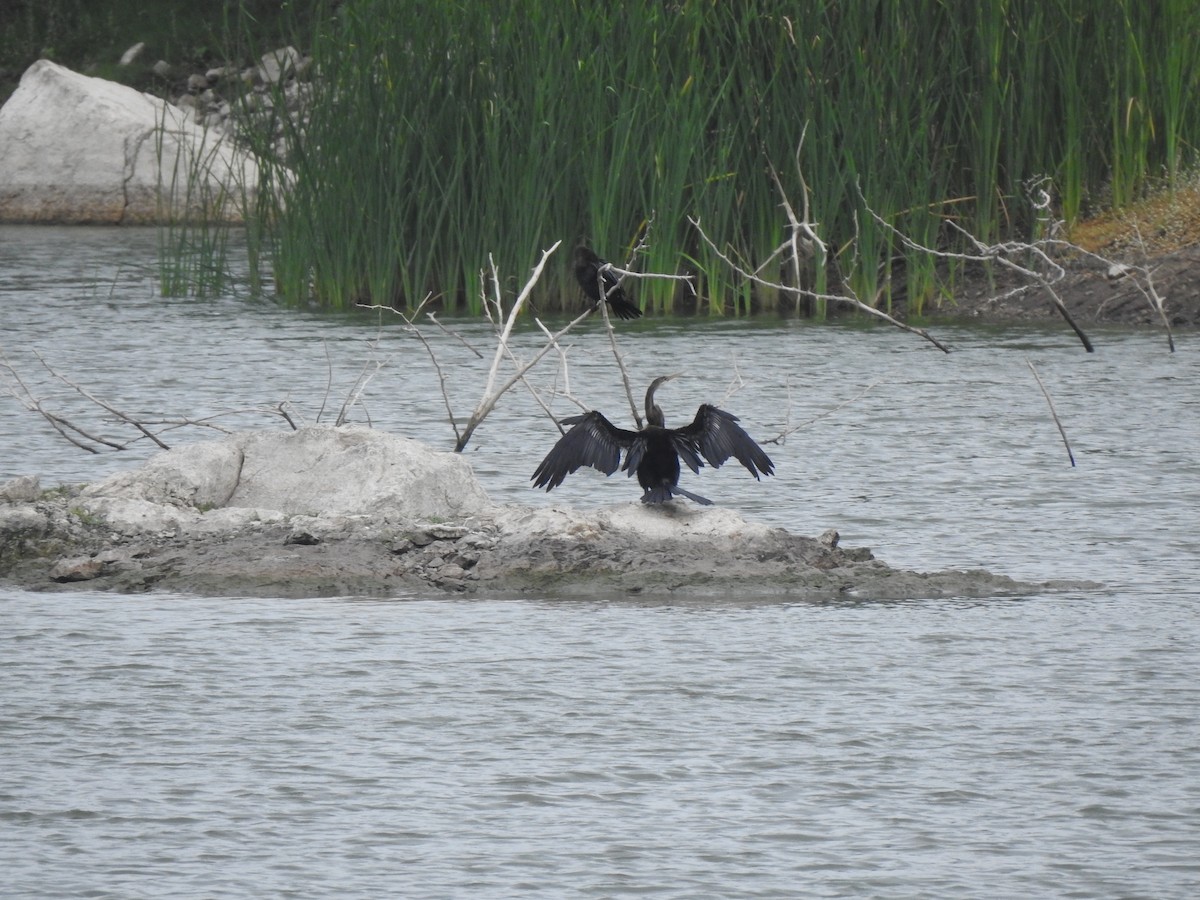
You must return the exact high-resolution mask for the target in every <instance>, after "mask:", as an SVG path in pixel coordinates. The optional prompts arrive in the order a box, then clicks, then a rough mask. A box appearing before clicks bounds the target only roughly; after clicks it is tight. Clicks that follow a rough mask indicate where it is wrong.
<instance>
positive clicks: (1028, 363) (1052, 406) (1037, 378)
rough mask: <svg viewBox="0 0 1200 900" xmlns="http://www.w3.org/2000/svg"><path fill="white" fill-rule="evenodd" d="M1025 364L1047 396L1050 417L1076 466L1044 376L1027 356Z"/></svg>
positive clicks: (1068, 455) (1072, 462)
mask: <svg viewBox="0 0 1200 900" xmlns="http://www.w3.org/2000/svg"><path fill="white" fill-rule="evenodd" d="M1025 364H1026V365H1027V366H1029V371H1030V372H1032V373H1033V378H1034V380H1035V381H1036V382H1037V384H1038V387H1040V388H1041V389H1042V396H1043V397H1045V398H1046V405H1047V406H1048V407H1050V417H1051V418H1052V419H1054V424H1055V425H1056V426H1058V433H1059V435H1061V436H1062V442H1063V446H1064V447H1066V448H1067V459H1069V460H1071V467H1072V468H1074V467H1075V454H1074V453H1072V452H1071V442H1070V441H1069V440H1067V432H1066V431H1065V430H1064V429H1063V426H1062V422H1060V421H1059V420H1058V413H1057V412H1055V410H1054V401H1053V400H1051V399H1050V392H1049V391H1047V390H1046V385H1044V384H1042V378H1041V376H1040V375H1038V373H1037V369H1035V368H1034V367H1033V363H1031V362H1030V361H1029V358H1028V357H1026V359H1025Z"/></svg>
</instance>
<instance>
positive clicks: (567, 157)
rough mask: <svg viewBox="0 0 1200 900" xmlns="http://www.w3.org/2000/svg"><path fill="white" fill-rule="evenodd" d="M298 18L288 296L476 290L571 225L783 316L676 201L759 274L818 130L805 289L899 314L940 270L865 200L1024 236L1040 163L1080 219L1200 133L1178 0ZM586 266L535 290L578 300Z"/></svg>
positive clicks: (409, 2) (514, 10) (1194, 39)
mask: <svg viewBox="0 0 1200 900" xmlns="http://www.w3.org/2000/svg"><path fill="white" fill-rule="evenodd" d="M293 24H294V25H295V27H296V28H297V29H299V30H300V31H301V32H302V33H304V34H306V35H307V42H306V45H307V46H308V47H309V48H310V49H311V52H312V53H313V55H314V58H315V61H316V65H315V67H314V68H315V71H316V72H317V73H318V74H317V76H316V82H315V90H316V99H315V105H314V107H313V108H312V111H311V116H310V118H309V120H308V122H307V124H306V125H304V126H302V127H289V128H288V129H287V141H286V150H285V152H284V154H283V156H282V157H280V158H279V159H278V160H277V165H276V166H266V167H264V178H266V179H268V180H270V181H272V182H273V183H274V184H284V183H288V184H290V185H291V187H290V188H289V189H288V190H287V191H286V192H282V193H281V194H280V196H281V200H280V202H279V203H278V204H277V205H275V206H273V207H271V208H269V209H265V210H263V211H262V214H261V216H260V218H259V219H258V220H257V222H256V227H257V228H258V229H259V231H258V233H260V234H261V235H262V240H263V242H264V245H263V246H264V253H263V254H262V256H261V260H262V262H263V264H264V265H266V264H268V263H269V264H270V265H271V266H272V267H273V269H272V272H271V274H272V275H273V277H274V283H275V284H276V286H277V289H278V290H279V292H280V293H281V294H282V296H283V297H284V298H285V299H286V300H288V301H291V302H297V303H299V302H307V301H309V300H316V301H317V302H319V303H324V304H329V305H332V306H347V305H350V304H352V303H354V302H356V301H361V300H370V301H372V302H377V303H379V302H382V303H392V304H396V305H398V306H408V307H412V306H415V305H416V304H417V303H418V302H420V301H421V299H422V298H423V297H424V296H425V295H426V294H427V293H433V294H435V295H436V296H437V297H438V298H440V301H441V303H442V304H443V305H444V306H445V307H447V308H449V309H452V310H459V311H473V310H475V309H476V308H477V298H478V295H479V291H480V287H481V285H480V281H479V270H480V268H481V267H482V266H483V265H484V263H485V262H486V260H487V258H488V257H487V255H488V253H489V252H491V253H492V254H494V257H495V259H496V262H497V265H498V266H499V269H500V271H501V272H504V273H508V274H509V275H511V276H512V277H513V278H514V279H516V280H520V276H521V275H523V274H524V273H525V271H526V270H527V268H528V266H529V265H530V261H531V260H533V259H536V258H537V252H538V251H539V250H540V249H541V248H543V247H546V246H549V245H550V244H551V243H552V242H553V241H555V240H558V239H560V238H561V239H565V240H566V241H568V242H570V241H574V240H576V239H584V240H587V241H588V242H589V243H590V244H591V245H592V246H593V247H594V248H595V249H596V250H597V251H598V252H599V253H601V254H602V255H604V256H606V257H608V258H610V259H612V260H614V261H623V260H624V257H625V255H626V253H627V252H628V251H629V250H630V248H632V247H633V246H634V245H635V244H636V243H637V242H638V241H639V239H641V238H643V237H646V243H645V248H646V249H645V254H644V257H643V258H642V259H641V260H640V261H639V263H638V265H639V266H641V267H643V268H646V269H649V270H654V271H661V272H677V271H687V272H692V273H694V274H696V275H697V280H698V286H699V294H698V299H696V300H692V299H691V297H690V296H689V295H688V294H687V293H686V292H684V291H682V290H681V289H680V288H679V287H678V286H677V285H676V284H674V283H671V282H666V281H657V282H656V281H652V280H651V281H640V282H639V283H638V284H637V285H636V288H635V290H636V294H637V296H638V298H639V299H640V300H641V302H642V303H643V304H644V305H645V306H647V307H649V308H653V309H657V310H663V311H669V310H672V309H679V308H683V307H684V306H690V305H693V304H694V305H695V306H696V307H698V308H699V309H700V310H701V311H704V312H710V313H714V314H725V313H734V314H741V313H744V312H746V311H748V310H751V309H762V308H769V307H771V306H772V305H773V304H775V303H776V302H778V299H779V298H778V296H777V295H775V294H772V293H771V292H766V291H760V290H758V289H755V288H752V287H751V286H750V285H748V284H745V283H743V282H740V281H739V280H738V279H737V278H735V277H734V276H733V274H732V273H731V272H730V271H729V268H728V266H726V265H725V264H724V263H723V262H721V261H720V260H719V259H718V258H717V257H716V256H715V254H713V253H712V252H711V251H710V250H709V249H708V248H707V247H706V246H705V245H704V244H703V243H702V242H701V241H700V240H698V238H697V235H696V234H695V233H694V232H693V230H692V229H691V227H690V226H689V225H688V223H687V216H689V215H691V216H695V217H697V218H699V219H700V220H701V221H702V223H703V225H704V228H705V231H706V232H707V233H708V234H710V235H712V236H714V237H715V238H716V239H717V240H718V241H719V242H720V243H721V245H722V250H723V251H724V252H726V253H728V254H729V255H731V256H733V257H735V258H739V259H741V260H743V261H745V262H746V263H747V264H748V267H749V268H755V267H757V265H758V264H759V262H761V261H762V260H764V259H765V258H766V257H767V256H768V255H769V254H770V252H771V251H772V250H773V249H774V248H775V247H776V246H778V244H779V243H780V242H781V241H782V240H783V239H784V237H785V235H784V231H783V226H784V219H783V216H782V214H781V211H780V209H779V202H780V199H781V198H780V197H779V194H778V191H777V190H776V188H775V185H774V183H773V181H772V178H771V176H770V170H771V169H774V170H775V171H777V172H778V173H779V176H780V178H781V179H782V183H783V188H784V190H785V192H786V193H787V194H788V196H789V197H791V198H792V199H793V200H796V199H798V198H799V196H800V194H801V190H802V188H801V183H800V178H799V175H798V173H797V171H796V167H795V166H794V165H793V164H792V157H793V154H794V153H795V151H796V147H797V142H798V140H799V137H800V134H801V132H802V131H803V130H804V129H805V128H806V126H807V137H806V140H805V142H804V145H803V148H802V151H801V154H800V162H801V165H802V168H803V172H804V176H805V179H806V182H807V184H808V186H809V188H810V189H811V204H812V211H813V215H812V217H813V219H814V220H815V221H816V222H818V223H819V226H820V229H821V234H822V236H823V238H824V239H825V240H826V242H827V243H828V245H829V246H830V248H831V251H833V252H832V255H831V256H830V258H829V259H828V260H827V261H825V262H823V263H822V262H820V261H818V262H817V263H816V264H814V265H813V266H812V268H811V270H810V271H809V272H807V273H806V274H805V278H806V280H807V281H808V282H809V283H811V284H812V285H813V286H814V287H817V288H818V289H821V288H824V287H825V286H826V285H827V284H831V283H833V282H832V279H833V278H835V277H844V278H846V279H848V281H849V283H850V285H851V286H852V287H853V289H854V290H855V291H856V293H858V295H859V296H860V298H862V299H863V300H864V301H867V302H873V303H877V304H879V305H881V306H886V305H887V304H889V303H890V302H891V299H892V292H893V290H894V287H895V284H896V279H895V278H894V277H893V276H894V275H898V276H902V277H903V279H904V283H905V286H906V290H907V295H908V300H909V303H910V306H911V307H912V308H914V309H916V310H917V311H919V310H920V307H921V304H922V303H923V302H924V301H925V300H926V299H927V298H929V297H932V296H934V295H936V294H937V292H938V290H939V287H938V274H937V273H936V272H935V271H934V268H933V265H932V263H931V262H930V261H929V260H927V259H922V258H919V257H913V256H911V255H910V254H908V253H907V251H905V250H904V249H903V248H902V247H898V246H896V244H895V242H894V240H893V239H892V238H891V237H890V235H889V233H887V232H886V231H885V230H884V229H881V228H880V227H878V226H877V225H876V224H875V223H874V222H873V220H872V218H871V217H870V216H869V215H868V214H867V211H866V209H865V208H864V205H863V200H862V199H861V198H866V202H868V203H869V204H870V205H871V207H872V209H873V210H874V211H875V212H877V213H879V214H880V215H881V216H882V217H883V218H884V219H885V220H888V221H890V222H893V223H894V224H895V225H896V226H897V227H899V228H900V229H901V230H903V231H905V232H907V233H910V234H912V236H913V237H914V238H916V239H917V240H919V241H921V242H923V243H927V244H937V243H943V244H944V243H946V242H947V241H950V240H953V237H952V235H951V233H950V232H949V230H948V229H947V228H946V221H947V220H948V219H950V218H953V219H954V220H955V221H956V222H957V223H958V224H960V225H962V226H963V227H965V228H967V229H969V230H970V231H972V232H974V233H975V234H977V235H978V236H979V237H981V238H984V239H987V240H994V239H998V238H1000V237H1004V236H1008V235H1017V236H1024V235H1025V234H1027V233H1028V231H1029V229H1031V228H1032V227H1033V221H1034V215H1035V212H1034V210H1033V209H1032V208H1031V207H1030V205H1029V204H1028V202H1027V200H1026V198H1025V196H1024V192H1023V190H1022V184H1023V183H1025V182H1026V181H1027V180H1029V179H1031V178H1036V177H1042V176H1049V179H1050V182H1051V183H1052V184H1053V185H1054V188H1055V191H1056V195H1057V198H1058V204H1059V210H1060V212H1061V214H1062V215H1063V216H1065V217H1066V218H1068V219H1073V218H1075V217H1078V216H1080V215H1081V214H1083V213H1085V212H1086V211H1087V210H1088V209H1089V207H1090V206H1091V205H1093V204H1096V203H1100V202H1112V201H1115V202H1118V203H1120V202H1126V201H1128V200H1130V199H1132V198H1134V197H1136V196H1137V195H1138V193H1139V192H1140V191H1141V190H1143V188H1144V186H1145V185H1146V183H1147V181H1148V179H1151V178H1153V177H1155V176H1156V175H1157V174H1159V173H1167V174H1169V175H1170V176H1171V177H1177V174H1178V172H1179V171H1180V170H1181V169H1184V168H1186V167H1188V166H1189V165H1192V164H1193V163H1194V154H1195V147H1196V146H1197V139H1198V138H1200V114H1198V111H1197V107H1196V103H1195V101H1194V100H1193V96H1194V93H1195V91H1194V88H1195V87H1196V82H1197V78H1198V77H1200V75H1198V73H1200V54H1198V53H1197V52H1196V51H1197V49H1200V48H1198V46H1197V45H1198V43H1200V37H1198V35H1200V4H1195V3H1192V2H1189V0H1164V2H1162V3H1155V4H1148V3H1144V2H1142V0H1113V2H1109V3H1103V4H1100V3H1094V2H1090V0H984V2H981V3H978V4H972V3H949V2H946V0H862V2H855V3H838V4H835V3H829V2H821V0H803V2H798V0H739V2H736V3H729V2H724V0H678V2H675V3H669V4H668V3H645V4H634V3H629V4H598V3H591V2H584V0H575V2H563V0H510V2H508V3H503V4H492V3H486V2H482V0H461V2H448V0H447V2H428V0H345V2H344V3H342V4H340V5H339V6H338V7H337V8H336V11H335V10H333V9H327V10H324V11H322V12H321V13H319V14H317V15H315V16H313V17H312V18H311V19H306V20H304V21H299V20H298V21H296V22H295V23H293ZM270 149H271V148H268V147H267V146H265V144H264V145H263V146H261V147H259V150H260V152H261V153H263V154H264V155H269V152H270ZM284 167H286V169H287V171H286V172H285V170H284ZM283 193H285V194H286V199H282V194H283ZM260 196H268V197H269V196H273V194H272V192H271V191H262V192H260ZM568 259H569V254H566V253H564V254H560V255H559V258H558V259H557V260H556V261H554V262H552V265H551V268H550V270H548V272H547V276H546V277H544V278H543V280H542V283H541V284H542V286H541V287H540V289H539V293H538V294H537V295H536V296H535V297H534V298H533V299H534V302H535V305H536V306H537V307H538V308H539V309H540V310H542V311H546V310H556V309H568V308H573V307H576V306H577V305H578V304H580V303H581V302H582V296H581V293H580V291H579V289H578V288H577V287H576V286H575V284H574V281H573V278H572V277H571V274H570V271H569V265H568ZM264 274H265V273H264ZM771 274H774V275H780V276H782V273H779V272H776V273H771ZM264 281H265V278H264ZM515 283H516V281H514V284H515Z"/></svg>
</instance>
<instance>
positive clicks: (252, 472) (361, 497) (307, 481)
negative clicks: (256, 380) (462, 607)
mask: <svg viewBox="0 0 1200 900" xmlns="http://www.w3.org/2000/svg"><path fill="white" fill-rule="evenodd" d="M238 438H239V445H240V447H241V449H242V453H243V454H244V456H245V461H244V462H243V463H242V467H241V477H240V479H239V481H238V485H237V488H236V490H234V492H233V496H232V497H230V498H229V500H228V502H227V503H226V504H225V505H226V506H249V507H258V508H263V509H277V510H280V511H282V512H284V513H287V514H289V515H309V516H334V515H356V514H368V513H369V514H390V515H395V516H396V517H398V518H401V519H405V520H410V519H430V518H446V519H448V518H458V517H461V516H465V515H472V514H474V513H477V512H479V511H480V510H481V509H485V508H490V507H491V505H492V504H491V501H490V500H489V499H488V496H487V494H486V493H485V492H484V490H483V488H482V487H481V486H480V484H479V482H478V481H477V480H476V479H475V475H474V473H473V472H472V471H471V467H470V465H469V464H468V463H467V461H466V460H465V459H463V457H462V456H461V455H460V454H457V453H448V452H444V451H439V450H434V449H432V448H430V447H429V446H427V445H425V444H422V443H420V442H419V441H413V440H409V439H407V438H402V437H397V436H395V435H391V434H388V433H386V432H383V431H378V430H376V429H373V428H361V427H343V428H334V427H332V426H313V427H309V428H302V429H300V430H299V431H258V432H245V433H243V434H241V435H238Z"/></svg>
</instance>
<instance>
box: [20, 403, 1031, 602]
mask: <svg viewBox="0 0 1200 900" xmlns="http://www.w3.org/2000/svg"><path fill="white" fill-rule="evenodd" d="M0 582H4V583H7V584H10V585H15V586H17V587H21V588H25V589H28V590H55V589H71V588H77V587H80V586H86V587H87V588H89V589H99V590H111V591H119V592H136V591H144V590H151V589H154V590H176V591H185V592H192V593H199V594H211V595H271V596H323V595H344V594H367V595H373V596H392V595H397V594H406V593H412V592H413V591H428V590H429V589H431V588H437V589H444V590H452V591H472V592H479V593H487V594H489V595H492V594H496V593H500V592H508V591H519V592H522V593H529V592H537V593H540V594H544V595H556V596H564V595H569V596H597V595H612V594H629V593H638V594H668V595H683V596H687V597H701V596H706V595H707V596H719V597H723V598H725V597H735V598H737V599H742V600H746V601H754V600H756V599H761V598H770V597H788V598H792V599H829V598H838V597H843V598H858V599H871V598H901V597H903V598H907V597H940V596H988V595H994V594H1011V593H1014V592H1018V591H1021V590H1032V589H1034V586H1032V585H1023V584H1019V583H1017V582H1015V581H1012V580H1011V579H1008V578H1005V577H1003V576H997V575H992V574H990V573H987V572H981V571H974V572H935V573H917V572H905V571H900V570H896V569H893V568H891V567H889V566H887V565H885V564H884V563H882V562H880V561H878V560H876V559H874V558H873V557H872V555H871V553H870V551H868V550H865V549H849V550H848V549H843V548H839V547H838V540H837V535H836V534H835V533H832V532H831V533H827V534H826V535H823V536H822V537H821V538H819V539H813V538H807V537H801V536H799V535H794V534H791V533H789V532H787V531H785V530H783V529H779V528H769V527H767V526H764V525H756V524H752V523H748V522H746V521H745V520H744V519H743V518H742V517H741V516H739V515H738V514H737V513H734V512H732V511H730V510H726V509H719V508H707V507H697V506H694V505H692V504H690V503H687V502H686V501H682V500H679V501H673V502H671V503H665V504H661V505H657V506H645V505H643V504H641V503H637V502H634V503H627V504H621V505H619V506H614V507H606V508H602V509H598V510H592V511H579V510H571V509H563V508H559V507H552V508H529V507H512V506H506V507H500V506H496V505H494V504H492V503H491V501H490V500H489V499H488V497H487V494H486V493H485V492H484V491H483V489H482V488H481V487H480V485H479V484H478V482H477V481H476V480H475V478H474V475H473V473H472V472H471V470H470V467H469V466H468V465H467V463H466V461H465V460H464V459H463V458H462V457H461V456H459V455H457V454H453V453H445V452H440V451H435V450H432V449H430V448H428V447H426V446H424V445H422V444H420V443H418V442H416V441H410V440H406V439H404V438H398V437H394V436H392V435H388V434H386V433H384V432H380V431H375V430H372V429H366V428H331V427H311V428H304V429H300V430H299V431H296V432H246V433H242V434H236V435H231V436H229V437H227V438H225V439H223V440H220V441H214V442H211V443H205V444H197V445H192V446H187V447H181V448H179V449H176V450H171V451H168V452H165V453H163V454H160V455H159V456H157V457H155V458H153V459H152V460H150V461H149V462H148V463H146V464H145V465H144V466H142V467H141V468H139V469H137V470H135V471H131V472H126V473H122V474H118V475H115V476H112V477H110V478H107V479H105V480H103V481H100V482H97V483H95V484H92V485H88V486H86V487H83V488H75V489H56V490H52V491H41V490H39V489H38V486H37V484H36V482H35V481H34V480H33V479H30V478H22V479H17V480H15V481H12V482H9V483H8V484H7V485H0Z"/></svg>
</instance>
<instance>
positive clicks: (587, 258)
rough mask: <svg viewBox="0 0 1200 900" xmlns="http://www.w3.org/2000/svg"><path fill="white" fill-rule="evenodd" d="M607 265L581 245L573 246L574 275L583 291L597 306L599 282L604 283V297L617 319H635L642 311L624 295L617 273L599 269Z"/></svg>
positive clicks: (598, 302)
mask: <svg viewBox="0 0 1200 900" xmlns="http://www.w3.org/2000/svg"><path fill="white" fill-rule="evenodd" d="M604 265H607V263H605V261H604V260H602V259H601V258H600V257H598V256H597V255H596V254H595V253H593V252H592V251H591V250H589V249H588V248H587V247H584V246H582V245H580V246H578V247H576V248H575V277H576V278H578V279H579V286H580V287H582V288H583V292H584V293H585V294H587V295H588V298H589V299H590V300H591V301H592V302H593V303H594V304H596V305H597V306H599V305H600V301H601V297H600V283H601V282H603V283H604V298H603V299H606V300H608V305H609V306H610V307H611V308H612V311H613V315H615V316H616V317H617V318H618V319H636V318H637V317H638V316H640V315H641V314H642V311H641V310H640V309H638V308H637V307H636V306H634V305H633V304H632V303H631V302H630V301H629V298H628V297H626V296H625V290H624V289H623V288H622V287H621V285H620V284H619V283H618V282H617V275H616V273H615V272H613V271H611V270H610V269H605V270H604V272H601V271H600V268H601V266H604Z"/></svg>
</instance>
